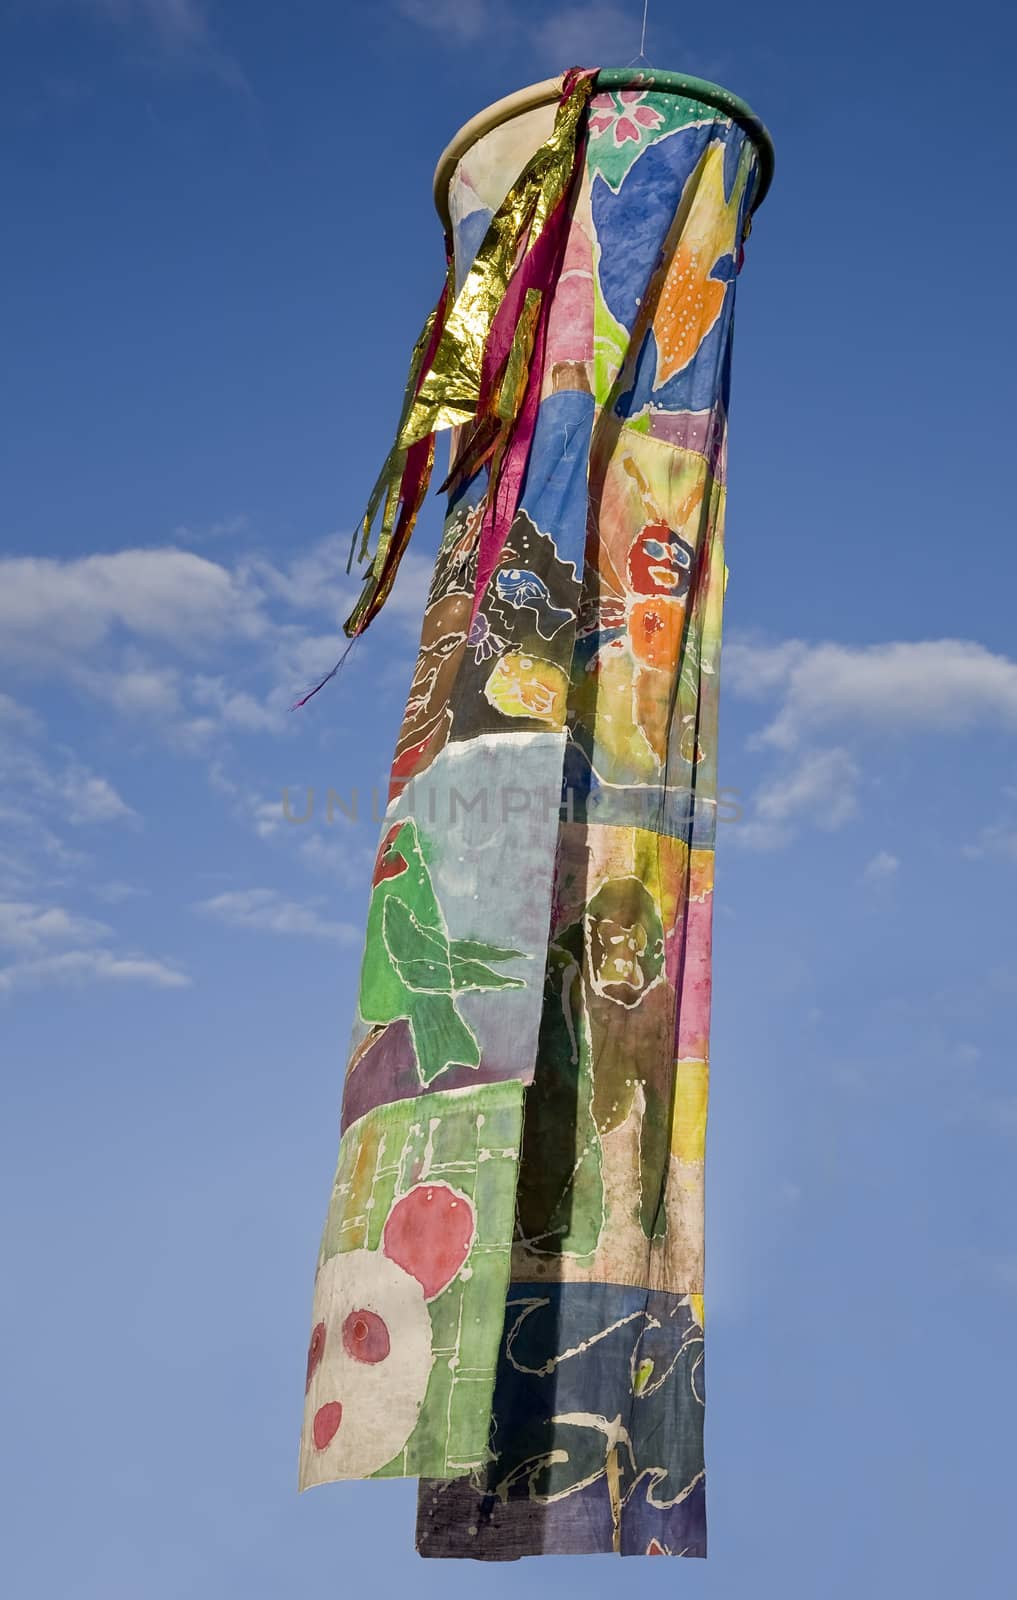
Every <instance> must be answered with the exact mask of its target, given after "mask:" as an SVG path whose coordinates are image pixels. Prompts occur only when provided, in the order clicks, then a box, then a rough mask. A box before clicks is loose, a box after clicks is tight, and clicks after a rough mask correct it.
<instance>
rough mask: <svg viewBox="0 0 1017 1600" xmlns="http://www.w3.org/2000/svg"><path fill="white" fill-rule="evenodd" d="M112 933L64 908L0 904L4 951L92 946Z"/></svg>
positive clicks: (18, 902)
mask: <svg viewBox="0 0 1017 1600" xmlns="http://www.w3.org/2000/svg"><path fill="white" fill-rule="evenodd" d="M112 931H113V930H112V929H111V928H109V927H107V925H106V924H105V923H104V922H97V921H95V920H94V919H93V918H91V917H81V916H77V915H75V913H74V912H71V911H68V910H67V909H66V908H65V907H64V906H40V905H33V904H31V903H30V902H28V901H18V900H0V945H3V946H5V947H6V948H7V949H13V950H39V949H42V948H43V947H44V946H45V945H51V944H67V943H77V944H91V943H92V942H93V941H95V940H97V939H98V940H101V939H106V938H108V937H109V935H110V934H111V933H112Z"/></svg>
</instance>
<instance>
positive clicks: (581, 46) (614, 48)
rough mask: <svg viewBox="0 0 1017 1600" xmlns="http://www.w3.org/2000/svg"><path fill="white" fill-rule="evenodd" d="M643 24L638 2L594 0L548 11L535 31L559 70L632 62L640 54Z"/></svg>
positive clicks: (540, 46)
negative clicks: (578, 66)
mask: <svg viewBox="0 0 1017 1600" xmlns="http://www.w3.org/2000/svg"><path fill="white" fill-rule="evenodd" d="M641 25H642V15H641V8H640V7H638V6H637V5H635V4H632V5H629V6H621V5H612V4H610V0H600V3H598V0H591V3H589V4H586V5H568V6H562V7H561V9H560V10H558V11H551V10H548V11H545V12H544V14H543V16H542V18H541V21H540V22H539V23H538V24H537V26H536V28H535V30H534V32H533V44H534V46H535V48H536V50H537V53H538V54H539V55H541V56H542V57H544V58H546V59H547V61H548V62H549V63H550V64H552V65H553V66H555V67H556V68H557V69H558V71H559V72H560V71H563V70H564V68H565V67H569V66H575V65H582V66H588V67H589V66H596V65H597V64H598V63H600V64H602V65H605V66H609V65H611V64H612V63H614V62H619V63H624V62H626V61H630V60H632V58H633V57H634V56H635V55H636V54H637V53H638V50H639V34H640V28H641Z"/></svg>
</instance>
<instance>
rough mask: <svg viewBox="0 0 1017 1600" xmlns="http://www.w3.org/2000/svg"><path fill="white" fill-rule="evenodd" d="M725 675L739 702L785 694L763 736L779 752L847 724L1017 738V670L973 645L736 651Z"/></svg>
mask: <svg viewBox="0 0 1017 1600" xmlns="http://www.w3.org/2000/svg"><path fill="white" fill-rule="evenodd" d="M724 674H725V681H726V683H727V685H728V687H730V688H733V689H734V691H735V693H737V694H747V695H751V696H753V697H758V696H759V695H760V694H764V693H766V692H768V691H773V690H776V691H778V692H779V694H780V696H781V704H780V707H779V709H778V711H777V715H776V717H775V718H774V719H773V721H772V722H771V723H770V724H769V725H768V727H766V728H765V729H764V730H763V732H762V733H761V734H760V735H759V736H758V742H759V743H760V744H769V745H773V746H775V747H777V748H779V749H790V748H792V747H793V746H794V745H795V744H797V743H798V742H799V741H800V740H801V739H802V738H804V737H806V736H807V735H808V734H809V733H811V732H813V731H815V730H817V729H819V728H823V727H830V726H834V725H838V724H839V725H845V726H847V727H865V728H874V729H878V730H881V731H883V732H886V733H893V732H909V731H912V730H915V731H929V732H942V731H943V730H945V729H964V728H972V727H976V726H979V725H984V724H993V723H995V724H1000V723H1002V724H1003V725H1004V726H1007V727H1013V728H1017V661H1013V660H1011V659H1010V657H1009V656H1003V655H998V654H994V653H993V652H992V651H990V650H987V649H986V648H985V646H984V645H981V644H977V643H975V642H974V641H972V640H969V639H928V640H919V641H917V642H914V643H911V642H894V643H890V644H877V645H861V646H851V645H839V644H818V645H807V644H804V643H802V642H801V641H799V640H793V641H789V642H787V643H784V644H779V645H776V646H758V645H751V644H745V643H740V642H736V643H733V644H731V645H730V646H728V648H727V649H726V650H725V653H724Z"/></svg>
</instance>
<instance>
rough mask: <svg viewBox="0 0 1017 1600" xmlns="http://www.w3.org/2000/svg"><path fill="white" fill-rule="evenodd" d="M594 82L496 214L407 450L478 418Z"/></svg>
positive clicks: (565, 104) (564, 113)
mask: <svg viewBox="0 0 1017 1600" xmlns="http://www.w3.org/2000/svg"><path fill="white" fill-rule="evenodd" d="M593 85H594V78H593V77H592V76H589V77H585V78H581V79H580V80H579V82H578V83H576V85H575V87H574V88H573V90H572V93H571V94H570V95H569V98H568V99H567V100H563V101H561V102H560V103H559V106H558V111H557V115H556V116H555V119H554V128H553V129H552V131H551V135H550V138H549V139H548V141H547V143H546V144H544V145H542V146H541V148H540V149H539V150H538V151H537V153H536V155H534V156H532V157H531V158H530V160H529V161H528V162H527V164H526V166H525V167H524V168H523V170H522V172H521V173H520V175H519V177H518V178H517V180H516V182H515V183H514V184H513V186H512V188H511V189H510V190H509V192H508V194H507V195H506V196H505V199H504V200H503V201H502V203H501V205H500V206H499V208H498V210H497V211H496V212H495V215H494V218H493V219H492V222H491V225H490V227H489V228H488V230H487V233H486V234H485V236H484V240H483V243H482V244H481V246H480V249H479V250H478V252H477V255H476V259H475V260H474V262H473V265H472V267H471V268H470V270H469V272H468V273H467V275H466V281H465V283H464V284H463V286H462V288H461V289H460V291H459V294H458V295H457V297H456V301H455V304H454V305H453V307H452V309H451V311H450V312H449V315H448V318H447V320H446V323H445V330H444V332H443V334H442V336H441V340H440V342H439V345H438V348H437V350H436V351H435V354H434V360H433V361H432V363H431V369H430V371H429V372H428V373H427V376H426V377H425V378H424V381H423V383H422V384H421V387H420V392H419V394H418V395H417V398H416V402H415V404H414V406H413V408H412V410H411V412H410V415H409V417H408V419H407V421H406V423H405V424H404V426H403V427H402V428H401V430H400V433H399V441H398V442H399V444H401V445H403V446H404V447H405V446H407V445H410V444H412V443H413V442H414V441H415V440H416V439H423V438H424V437H425V436H426V435H427V434H428V433H433V432H436V431H437V430H439V429H442V428H455V427H459V426H460V425H461V424H462V423H464V422H470V421H471V420H472V419H473V418H474V417H475V416H476V412H477V403H478V400H479V396H480V383H481V373H482V369H483V363H484V345H485V343H486V341H487V336H488V333H489V331H490V327H491V321H492V319H493V317H494V314H495V312H496V310H497V309H498V306H499V305H500V303H501V301H502V298H503V297H504V294H505V291H506V289H507V287H508V283H509V279H510V278H511V277H512V274H513V272H514V271H515V269H516V266H517V265H518V263H519V259H520V254H521V247H522V250H529V249H531V248H532V246H533V245H534V244H535V243H536V241H537V239H539V237H540V235H541V233H542V232H543V230H544V227H545V226H546V224H547V221H548V218H549V217H550V216H551V215H552V213H553V212H554V209H555V207H556V206H557V204H558V202H559V200H560V199H561V197H562V195H563V194H564V192H565V190H566V188H567V186H568V183H569V179H570V178H571V176H572V167H573V162H574V159H575V145H576V135H577V132H578V129H579V123H580V119H581V118H582V116H583V113H584V112H585V110H586V106H587V103H588V101H589V99H590V95H591V94H592V92H593Z"/></svg>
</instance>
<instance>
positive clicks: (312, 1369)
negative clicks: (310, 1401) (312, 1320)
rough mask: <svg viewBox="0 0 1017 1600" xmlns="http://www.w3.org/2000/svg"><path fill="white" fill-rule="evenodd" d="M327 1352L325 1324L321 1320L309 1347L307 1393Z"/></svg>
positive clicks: (305, 1390)
mask: <svg viewBox="0 0 1017 1600" xmlns="http://www.w3.org/2000/svg"><path fill="white" fill-rule="evenodd" d="M324 1354H325V1324H324V1323H323V1322H319V1323H318V1324H317V1325H316V1326H315V1328H314V1329H313V1330H312V1332H311V1342H310V1344H309V1345H308V1347H307V1382H306V1383H305V1385H304V1393H305V1394H306V1393H307V1391H308V1389H309V1388H310V1387H311V1379H312V1378H313V1377H314V1374H315V1373H316V1372H317V1370H318V1368H319V1366H320V1365H321V1358H322V1356H323V1355H324Z"/></svg>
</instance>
